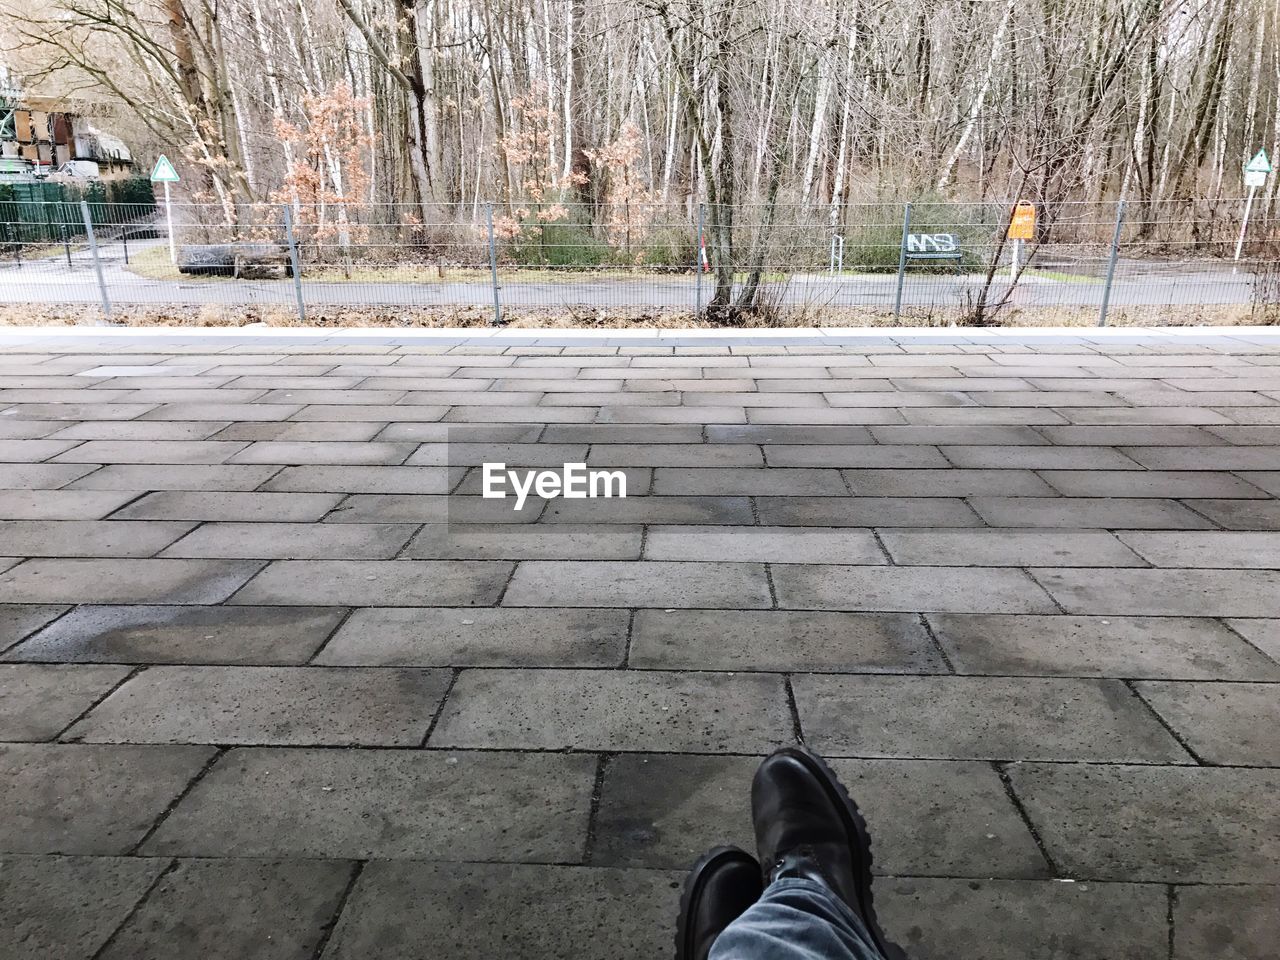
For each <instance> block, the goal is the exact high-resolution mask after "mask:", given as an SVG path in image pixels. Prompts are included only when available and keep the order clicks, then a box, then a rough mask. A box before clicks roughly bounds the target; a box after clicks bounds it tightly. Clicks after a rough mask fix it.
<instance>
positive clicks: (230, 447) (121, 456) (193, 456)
mask: <svg viewBox="0 0 1280 960" xmlns="http://www.w3.org/2000/svg"><path fill="white" fill-rule="evenodd" d="M244 446H245V444H243V443H240V442H235V443H231V442H222V441H218V440H150V441H147V442H145V443H140V442H138V441H134V440H89V441H86V442H85V443H82V444H80V445H78V446H76V447H75V448H74V449H72V450H68V451H67V452H66V453H63V454H60V455H59V456H58V457H57V462H58V463H118V464H123V463H180V464H217V463H224V462H225V461H226V460H228V459H229V458H230V457H231V455H232V454H233V453H235V452H236V451H237V450H240V449H242V448H243V447H244Z"/></svg>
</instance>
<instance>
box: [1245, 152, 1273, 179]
mask: <svg viewBox="0 0 1280 960" xmlns="http://www.w3.org/2000/svg"><path fill="white" fill-rule="evenodd" d="M1244 172H1245V173H1270V172H1271V161H1270V160H1268V159H1267V151H1265V150H1259V151H1258V152H1257V153H1256V154H1254V155H1253V159H1252V160H1250V161H1249V162H1248V163H1246V164H1245V165H1244Z"/></svg>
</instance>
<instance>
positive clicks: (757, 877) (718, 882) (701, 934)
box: [676, 847, 764, 960]
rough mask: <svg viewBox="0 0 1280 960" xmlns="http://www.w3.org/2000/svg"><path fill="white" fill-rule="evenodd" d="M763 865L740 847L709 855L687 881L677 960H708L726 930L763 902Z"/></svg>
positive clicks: (714, 850)
mask: <svg viewBox="0 0 1280 960" xmlns="http://www.w3.org/2000/svg"><path fill="white" fill-rule="evenodd" d="M763 890H764V880H763V878H762V877H761V870H760V862H759V861H758V860H756V858H755V857H753V856H751V854H749V853H747V852H746V851H744V850H739V849H738V848H737V847H716V848H714V849H712V850H709V851H707V853H706V854H704V855H703V856H702V857H701V858H700V859H699V860H698V862H697V863H695V864H694V865H693V869H692V870H690V871H689V876H688V877H687V878H685V882H684V892H683V894H682V895H681V897H680V919H679V921H678V922H677V924H676V960H707V954H708V952H709V951H710V950H711V945H712V944H713V943H714V942H715V941H716V939H717V938H718V937H719V936H720V934H721V933H722V932H724V929H725V927H727V926H729V924H730V923H732V922H733V921H734V920H736V919H738V917H740V916H741V915H742V913H743V912H744V911H745V910H746V909H747V908H748V907H750V906H751V905H752V904H754V903H755V902H756V901H757V900H758V899H760V894H761V892H762V891H763Z"/></svg>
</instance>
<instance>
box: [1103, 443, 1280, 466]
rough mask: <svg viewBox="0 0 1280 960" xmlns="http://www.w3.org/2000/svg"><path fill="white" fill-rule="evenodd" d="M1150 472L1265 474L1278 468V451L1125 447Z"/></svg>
mask: <svg viewBox="0 0 1280 960" xmlns="http://www.w3.org/2000/svg"><path fill="white" fill-rule="evenodd" d="M1126 452H1127V453H1128V454H1129V456H1130V457H1132V458H1133V459H1134V460H1137V461H1138V462H1139V463H1141V464H1142V465H1143V466H1144V467H1147V468H1148V469H1151V470H1267V469H1271V468H1274V467H1275V466H1276V465H1277V464H1280V447H1274V446H1273V447H1261V446H1253V447H1235V446H1230V447H1212V448H1206V447H1129V448H1127V451H1126Z"/></svg>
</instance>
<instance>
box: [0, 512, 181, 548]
mask: <svg viewBox="0 0 1280 960" xmlns="http://www.w3.org/2000/svg"><path fill="white" fill-rule="evenodd" d="M194 526H195V524H192V523H178V522H161V521H155V522H152V521H141V520H139V521H130V520H119V521H117V520H0V543H3V544H4V548H5V549H6V550H12V551H13V552H14V553H17V554H21V555H23V556H27V557H72V556H79V557H150V556H154V555H155V554H157V553H159V552H160V551H161V550H163V549H164V548H165V547H167V546H168V545H169V544H171V543H173V542H174V541H175V540H177V539H178V538H179V537H181V536H182V535H183V534H185V533H187V532H188V531H189V530H191V529H192V527H194Z"/></svg>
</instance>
